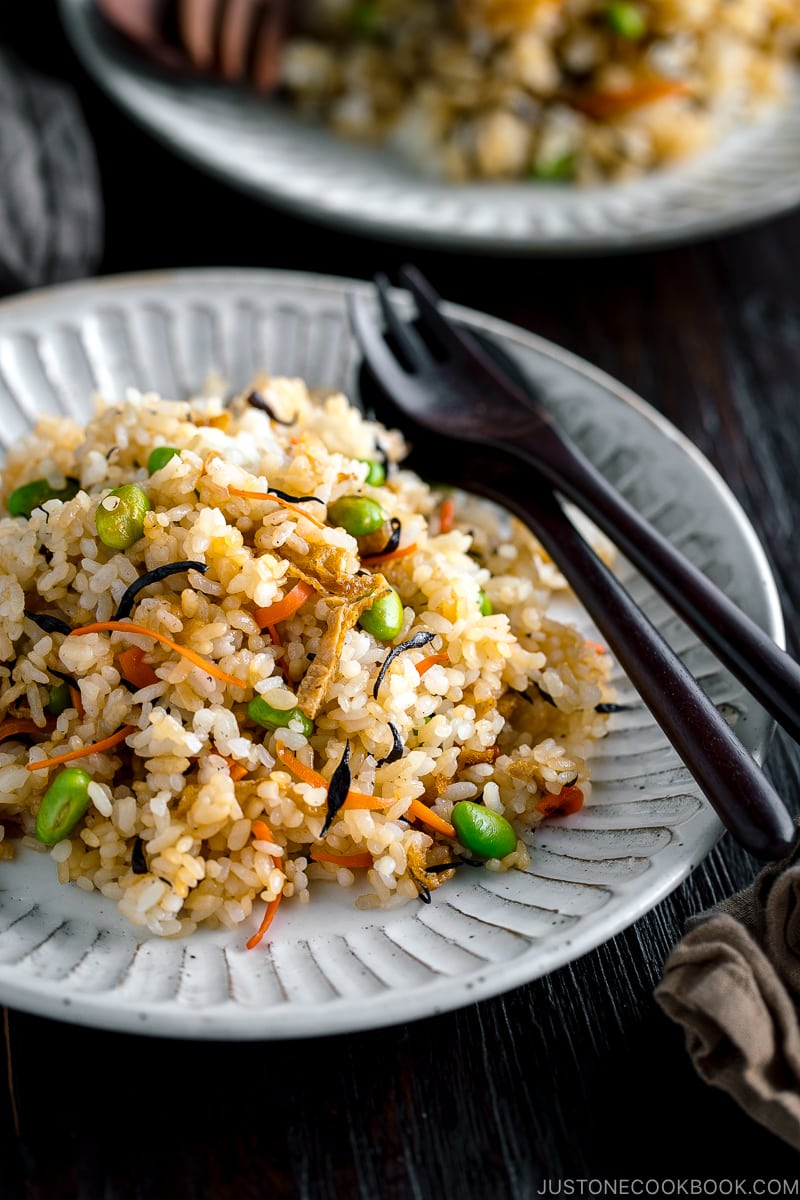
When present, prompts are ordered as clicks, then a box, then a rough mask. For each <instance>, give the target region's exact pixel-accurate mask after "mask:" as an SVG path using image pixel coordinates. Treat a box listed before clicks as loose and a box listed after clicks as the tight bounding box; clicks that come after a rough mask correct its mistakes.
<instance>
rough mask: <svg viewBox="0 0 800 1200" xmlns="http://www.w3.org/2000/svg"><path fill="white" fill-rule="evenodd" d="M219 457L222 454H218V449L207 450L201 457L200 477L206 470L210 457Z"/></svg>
mask: <svg viewBox="0 0 800 1200" xmlns="http://www.w3.org/2000/svg"><path fill="white" fill-rule="evenodd" d="M221 457H222V455H221V454H220V452H219V450H209V452H208V454H207V455H206V456H205V458H204V459H203V465H202V467H201V468H200V475H201V477H202V476H203V475H205V473H206V472H207V471H208V464H209V463H210V462H211V460H212V458H221Z"/></svg>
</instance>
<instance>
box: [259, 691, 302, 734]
mask: <svg viewBox="0 0 800 1200" xmlns="http://www.w3.org/2000/svg"><path fill="white" fill-rule="evenodd" d="M247 715H248V717H249V718H250V720H251V721H255V723H256V725H261V726H263V728H264V729H278V728H285V727H286V726H287V725H288V724H289V722H290V721H299V722H300V724H301V726H302V733H303V734H304V736H305V737H311V734H312V733H313V732H314V722H313V721H312V720H311V718H310V717H307V716H306V714H305V713H304V712H303V711H302V710H301V709H299V708H297V707H295V708H273V707H272V705H271V704H270V703H268V701H266V700H265V699H264V697H263V696H253V699H252V700H251V701H250V703H249V704H248V706H247Z"/></svg>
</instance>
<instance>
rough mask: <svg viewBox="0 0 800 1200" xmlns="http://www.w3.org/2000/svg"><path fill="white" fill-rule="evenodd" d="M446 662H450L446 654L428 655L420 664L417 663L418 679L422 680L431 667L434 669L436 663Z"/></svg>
mask: <svg viewBox="0 0 800 1200" xmlns="http://www.w3.org/2000/svg"><path fill="white" fill-rule="evenodd" d="M446 662H450V655H449V654H447V653H446V652H443V653H442V654H429V655H428V657H427V658H423V659H422V661H421V662H418V663H417V671H418V672H419V675H420V678H422V676H423V675H424V674H425V672H426V671H430V669H431V667H435V666H436V664H437V663H446Z"/></svg>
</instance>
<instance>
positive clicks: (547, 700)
mask: <svg viewBox="0 0 800 1200" xmlns="http://www.w3.org/2000/svg"><path fill="white" fill-rule="evenodd" d="M533 686H534V687H535V688H536V690H537V692H538V693H539V695H540V696H541V697H542V699H543V700H544V702H545V704H552V706H553V708H555V707H556V702H555V700H554V699H553V697H552V696H551V695H550V693H549V692H546V691H545V690H544V688H543V687H540V686H539V684H538V683H534V685H533Z"/></svg>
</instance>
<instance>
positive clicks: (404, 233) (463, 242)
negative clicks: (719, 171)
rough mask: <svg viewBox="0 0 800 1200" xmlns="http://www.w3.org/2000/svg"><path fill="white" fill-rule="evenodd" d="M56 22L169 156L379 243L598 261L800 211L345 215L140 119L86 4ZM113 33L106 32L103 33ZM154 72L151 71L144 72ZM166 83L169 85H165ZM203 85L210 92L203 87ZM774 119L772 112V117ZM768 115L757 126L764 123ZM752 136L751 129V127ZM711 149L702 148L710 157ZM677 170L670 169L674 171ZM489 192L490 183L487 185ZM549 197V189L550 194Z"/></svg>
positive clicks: (789, 203) (765, 199) (798, 192)
mask: <svg viewBox="0 0 800 1200" xmlns="http://www.w3.org/2000/svg"><path fill="white" fill-rule="evenodd" d="M58 5H59V10H60V12H61V16H62V23H63V26H64V29H65V31H66V33H67V36H68V39H69V41H70V43H71V45H72V48H73V50H74V51H75V53H76V55H77V57H78V58H79V60H80V61H81V63H82V65H83V67H84V69H85V70H86V71H87V72H88V73H89V74H90V75H91V76H92V77H93V79H94V80H95V82H96V83H97V84H98V85H99V86H100V87H101V89H103V90H104V91H105V92H106V93H107V95H108V96H110V97H111V98H112V99H113V100H114V102H115V103H116V104H117V106H118V107H119V108H120V110H121V111H122V112H124V113H125V114H126V115H127V116H128V117H129V118H130V119H131V120H132V121H134V122H135V123H136V125H137V126H138V127H139V128H140V129H142V130H144V131H145V132H147V133H148V134H149V135H150V136H151V137H152V138H153V139H154V140H155V141H157V142H158V143H159V144H160V145H161V146H162V147H164V148H166V149H168V150H169V151H171V152H172V153H173V154H177V155H179V156H180V157H182V158H183V159H184V161H186V162H188V163H190V164H191V165H192V166H194V167H195V168H197V169H199V170H201V171H203V172H205V173H206V174H207V175H209V176H210V177H212V178H214V179H215V180H217V181H218V182H221V183H223V184H227V185H228V186H234V187H235V188H236V189H238V190H239V191H240V192H243V193H244V194H246V195H248V196H250V197H251V198H254V199H256V200H259V201H261V202H262V203H265V204H268V205H272V206H273V207H274V208H276V209H278V210H280V211H283V212H285V213H287V214H289V215H290V216H297V217H300V218H302V219H305V220H309V221H312V222H315V223H318V224H320V225H322V226H323V227H328V228H333V229H344V230H345V231H347V232H349V233H351V234H354V235H356V236H361V237H369V238H373V239H376V238H377V239H383V240H385V241H388V242H390V243H392V244H396V245H408V246H411V245H418V246H425V247H428V248H431V249H434V248H438V249H441V250H444V251H448V250H452V251H472V252H474V253H476V254H480V255H486V254H502V255H514V254H517V255H519V254H524V255H526V256H528V257H541V258H553V257H559V256H564V255H567V256H574V257H587V258H602V257H604V256H609V255H619V254H624V255H626V256H627V255H631V254H635V253H639V252H642V251H647V250H658V249H664V248H669V247H676V246H681V245H691V244H693V243H696V242H699V241H704V240H708V239H710V238H714V237H718V236H725V235H726V234H730V233H735V232H739V231H744V230H746V229H749V228H752V227H753V226H757V225H760V224H762V223H764V222H766V221H769V220H772V219H776V218H778V217H781V216H784V215H787V214H789V213H791V212H792V211H793V210H795V209H796V208H797V207H798V206H800V179H798V181H797V182H795V183H794V184H793V185H786V186H784V187H781V186H780V185H776V186H774V187H772V188H770V189H769V190H767V191H766V192H762V193H761V195H760V196H759V198H758V200H756V201H753V199H752V197H751V198H750V199H749V200H748V202H747V207H746V208H745V207H742V206H739V207H738V208H734V209H731V210H726V211H723V212H722V213H721V214H720V213H708V214H707V215H698V216H697V217H695V218H693V219H691V220H688V221H683V222H682V223H681V224H680V225H678V226H673V225H668V226H667V225H665V226H663V227H661V228H655V229H646V230H638V229H637V230H634V231H630V230H625V229H622V230H620V231H619V232H608V231H607V232H605V233H601V234H597V233H594V232H591V233H586V232H585V231H583V232H581V233H579V234H576V235H572V236H571V235H555V236H549V235H548V236H542V235H520V236H500V235H498V234H496V233H495V234H483V233H481V232H480V231H473V232H464V231H462V230H460V229H459V228H458V227H457V226H455V227H453V226H450V227H448V228H447V230H446V231H445V230H441V229H434V228H428V227H425V226H421V227H419V226H414V227H411V228H404V227H403V226H402V225H398V224H396V223H394V222H393V221H392V220H391V219H389V218H385V217H382V216H376V215H375V214H373V213H363V212H359V213H351V212H349V211H347V210H342V209H340V208H338V207H336V208H334V207H326V206H324V205H319V204H317V203H315V202H314V201H313V200H312V199H310V198H307V197H305V196H297V195H294V194H291V193H286V192H284V191H281V190H280V189H279V188H276V187H274V186H272V185H269V186H265V185H264V184H262V183H259V182H258V181H257V180H255V179H253V178H252V177H251V176H248V173H247V171H246V170H244V168H240V167H239V166H238V160H234V161H233V162H231V163H223V162H222V161H217V160H216V158H215V157H214V156H211V157H209V156H206V155H204V154H203V153H202V152H200V150H199V149H198V148H197V147H196V146H195V145H193V144H185V143H184V142H183V141H182V140H181V139H180V138H176V137H175V136H174V132H172V131H170V130H167V129H164V128H163V127H162V126H161V125H159V123H158V122H156V121H154V120H153V119H152V116H151V115H150V114H148V113H145V112H142V111H140V109H139V107H138V106H137V105H135V104H132V103H130V101H129V98H128V96H127V95H126V91H125V88H124V86H121V85H120V84H119V82H118V80H117V78H116V75H115V71H114V64H113V61H112V60H111V59H109V57H108V56H107V55H106V54H105V52H104V50H103V47H102V44H101V41H100V40H98V39H97V38H95V37H94V36H93V35H92V31H91V26H92V21H93V20H95V19H97V18H96V14H95V13H94V12H93V10H92V7H91V6H92V0H58ZM111 32H113V31H111ZM142 67H143V69H144V70H147V69H150V65H149V64H146V63H145V64H142ZM126 69H127V70H128V71H129V72H130V73H131V74H132V75H133V76H136V75H137V63H136V59H135V57H134V56H133V54H131V56H130V60H129V62H128V63H126ZM152 69H155V68H152ZM165 82H167V83H169V79H166V81H165ZM208 86H212V84H209V85H208ZM797 86H798V87H800V69H799V70H798V72H797ZM777 116H778V119H779V113H778V114H777ZM770 119H771V118H770V117H769V116H768V117H766V118H765V121H764V123H766V124H769V122H770ZM752 129H753V131H756V130H757V123H754V124H753V126H752ZM718 148H719V147H715V146H712V147H710V149H709V152H710V153H713V152H714V150H715V149H718ZM697 162H698V159H697V158H695V159H689V160H687V163H686V166H687V169H691V167H692V164H696V163H697ZM680 169H681V167H680V164H678V165H677V166H676V168H675V170H676V171H680ZM657 176H658V172H654V173H651V174H650V175H647V176H643V177H641V178H640V179H639V180H636V181H634V183H637V182H638V183H641V182H642V181H643V180H644V181H647V180H648V179H650V180H653V179H656V178H657ZM675 177H676V176H675V174H671V173H669V169H668V168H667V169H666V170H665V172H664V174H663V176H662V178H663V179H664V180H665V183H666V184H669V181H670V180H671V179H674V178H675ZM487 186H490V185H487ZM613 186H614V185H602V184H601V185H599V186H598V188H597V190H598V191H599V192H602V193H603V194H606V192H607V191H608V189H609V187H611V188H613ZM548 194H550V195H555V194H556V193H555V190H554V189H553V188H552V186H551V188H550V191H549V193H548Z"/></svg>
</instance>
